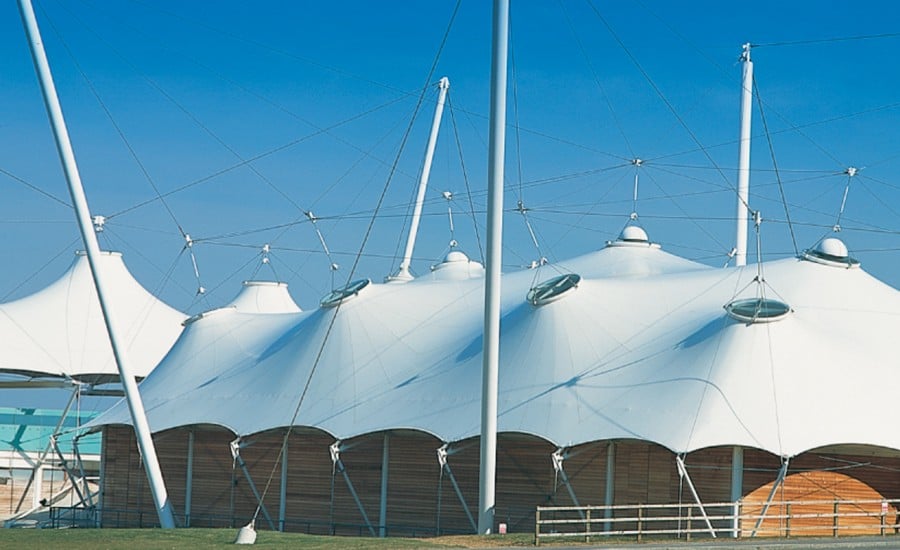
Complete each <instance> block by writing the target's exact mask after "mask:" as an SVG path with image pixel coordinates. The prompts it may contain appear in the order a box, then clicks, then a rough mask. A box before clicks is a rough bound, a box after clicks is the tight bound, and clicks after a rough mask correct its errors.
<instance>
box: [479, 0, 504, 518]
mask: <svg viewBox="0 0 900 550" xmlns="http://www.w3.org/2000/svg"><path fill="white" fill-rule="evenodd" d="M508 35H509V0H494V16H493V36H494V39H493V46H492V48H491V50H492V52H491V58H492V61H491V110H490V137H489V140H488V142H489V145H488V149H489V150H488V162H489V167H488V207H487V227H488V235H487V254H486V259H485V263H486V264H487V265H486V266H485V276H484V279H485V283H484V347H483V353H482V355H483V358H482V367H481V369H482V378H481V453H480V459H479V472H478V473H479V479H478V533H479V534H482V535H489V534H491V532H493V529H494V507H495V499H496V494H495V493H496V484H497V480H496V475H497V391H498V377H499V372H498V371H499V364H500V273H501V270H500V268H501V266H502V263H501V262H502V260H503V180H504V162H505V159H506V80H507V75H506V71H507V62H508V59H507V56H508V47H509V44H508V43H507V38H508Z"/></svg>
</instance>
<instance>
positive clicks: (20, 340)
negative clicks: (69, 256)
mask: <svg viewBox="0 0 900 550" xmlns="http://www.w3.org/2000/svg"><path fill="white" fill-rule="evenodd" d="M99 258H100V265H101V269H103V270H104V274H105V276H106V279H105V280H106V281H107V286H108V292H109V296H108V297H107V299H108V303H109V304H111V305H112V307H114V308H115V310H116V320H117V321H118V322H119V323H120V324H121V325H122V326H121V327H120V331H121V332H120V334H121V335H122V338H123V339H124V343H125V345H126V346H127V351H128V357H129V361H130V364H131V369H132V372H133V374H134V376H135V377H137V378H143V377H145V376H147V375H148V374H149V373H150V371H151V370H152V369H153V367H155V366H156V365H157V363H159V361H160V359H162V358H163V356H164V355H165V354H166V352H167V351H168V350H169V348H170V347H171V346H172V344H173V343H174V342H175V340H176V339H177V338H178V335H179V334H180V333H181V330H182V326H181V323H182V321H184V319H185V317H186V315H184V314H183V313H181V312H179V311H176V310H175V309H172V308H171V307H169V306H168V305H166V304H165V303H163V302H162V301H160V300H159V299H158V298H156V297H154V296H153V295H152V294H150V293H149V292H147V290H146V289H144V288H143V287H142V286H141V285H140V283H138V282H137V281H136V280H135V279H134V277H132V275H131V273H129V272H128V269H127V268H126V267H125V263H124V262H123V261H122V255H121V254H120V253H118V252H102V253H101V254H100V256H99ZM0 337H2V342H3V343H2V345H0V372H3V373H14V374H22V375H25V376H31V377H51V378H69V379H75V380H81V381H85V382H90V383H99V382H109V381H113V380H117V379H118V377H119V374H118V370H117V368H116V363H115V361H114V358H113V354H112V347H111V345H110V342H109V336H108V334H107V331H106V325H105V324H104V322H103V316H102V314H101V311H100V303H99V300H98V299H97V291H96V289H95V287H94V282H93V280H92V278H91V272H90V266H89V265H88V261H87V256H85V255H84V254H83V253H78V254H76V257H75V260H74V261H73V262H72V264H71V266H70V267H69V269H68V270H67V271H66V272H65V273H64V274H63V275H62V277H60V278H59V279H57V280H56V281H55V282H53V283H51V284H50V285H49V286H47V287H46V288H44V289H42V290H40V291H38V292H36V293H35V294H32V295H30V296H26V297H24V298H22V299H19V300H15V301H13V302H7V303H4V304H0Z"/></svg>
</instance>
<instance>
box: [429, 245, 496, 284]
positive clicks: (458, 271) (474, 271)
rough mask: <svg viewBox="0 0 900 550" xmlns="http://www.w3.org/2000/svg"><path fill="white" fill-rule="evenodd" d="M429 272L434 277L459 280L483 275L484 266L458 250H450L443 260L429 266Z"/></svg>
mask: <svg viewBox="0 0 900 550" xmlns="http://www.w3.org/2000/svg"><path fill="white" fill-rule="evenodd" d="M431 272H432V274H433V275H434V278H435V279H440V280H454V281H459V280H465V279H475V278H478V277H484V266H482V265H481V264H480V263H478V262H476V261H473V260H470V259H469V257H468V256H466V255H465V253H463V252H461V251H459V250H451V251H450V252H448V253H447V255H446V256H444V261H442V262H441V263H439V264H435V265H433V266H431Z"/></svg>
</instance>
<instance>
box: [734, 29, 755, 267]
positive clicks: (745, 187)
mask: <svg viewBox="0 0 900 550" xmlns="http://www.w3.org/2000/svg"><path fill="white" fill-rule="evenodd" d="M741 62H742V65H743V80H742V82H743V84H742V88H741V142H740V149H739V152H738V197H737V236H736V238H735V245H734V249H735V255H734V259H735V265H738V266H742V265H747V222H748V216H749V211H750V207H749V204H750V118H751V115H752V113H751V107H752V101H753V62H752V61H750V44H749V43H747V44H744V51H743V53H742V54H741Z"/></svg>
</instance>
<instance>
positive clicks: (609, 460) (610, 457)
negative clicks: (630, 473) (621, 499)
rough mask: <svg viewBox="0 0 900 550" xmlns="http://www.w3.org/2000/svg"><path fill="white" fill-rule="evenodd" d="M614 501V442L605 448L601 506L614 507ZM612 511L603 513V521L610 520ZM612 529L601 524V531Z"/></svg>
mask: <svg viewBox="0 0 900 550" xmlns="http://www.w3.org/2000/svg"><path fill="white" fill-rule="evenodd" d="M615 499H616V443H615V442H614V441H610V442H609V446H608V447H607V448H606V491H605V494H604V495H603V505H604V506H612V505H614V504H615V503H616V502H615ZM612 515H613V514H612V509H611V508H607V509H606V510H604V511H603V519H610V518H612ZM611 527H612V524H611V523H609V522H606V523H604V524H603V530H604V531H609V530H610V529H611Z"/></svg>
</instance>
